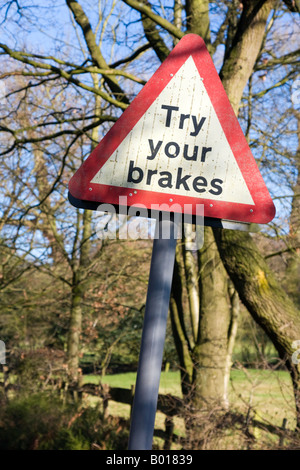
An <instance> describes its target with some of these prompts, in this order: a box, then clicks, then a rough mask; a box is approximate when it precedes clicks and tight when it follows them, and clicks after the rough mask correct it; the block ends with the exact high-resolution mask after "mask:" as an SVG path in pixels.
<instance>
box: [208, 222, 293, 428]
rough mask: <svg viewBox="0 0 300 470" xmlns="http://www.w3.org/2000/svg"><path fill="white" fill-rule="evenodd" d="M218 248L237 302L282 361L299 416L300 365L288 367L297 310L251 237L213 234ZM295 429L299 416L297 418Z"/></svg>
mask: <svg viewBox="0 0 300 470" xmlns="http://www.w3.org/2000/svg"><path fill="white" fill-rule="evenodd" d="M215 238H216V241H217V244H218V248H219V251H220V254H221V257H222V260H223V263H224V265H225V267H226V270H227V272H228V274H229V276H230V278H231V279H232V281H233V283H234V286H235V288H236V290H237V291H238V293H239V296H240V299H241V301H242V302H243V303H244V305H245V306H246V308H247V309H248V311H249V312H250V313H251V315H252V316H253V318H254V320H255V321H256V322H257V323H258V324H259V325H260V326H261V327H262V328H263V329H264V331H265V332H266V333H267V335H268V336H269V337H270V339H271V340H272V342H273V344H274V345H275V347H276V348H277V350H278V352H279V354H280V357H281V358H283V359H285V360H286V365H287V367H288V369H289V370H290V373H291V376H292V379H293V382H294V392H295V399H296V407H297V410H298V413H299V409H300V406H299V405H300V402H299V388H300V365H297V364H292V363H291V357H292V354H293V352H294V349H293V348H292V343H293V341H295V340H298V339H299V338H300V315H299V310H298V309H297V308H296V307H295V305H294V304H293V303H292V301H291V300H290V298H289V297H288V296H287V294H286V293H285V292H284V291H283V289H282V288H281V286H280V285H279V284H278V282H277V281H276V279H275V278H274V275H273V273H272V272H271V270H270V269H269V267H268V266H267V264H266V262H265V260H264V258H263V256H262V255H261V254H260V252H259V251H258V248H257V246H256V244H255V243H254V241H253V240H252V238H251V236H250V235H248V234H245V233H240V232H237V231H233V230H217V229H216V230H215ZM297 421H298V425H299V423H300V414H298V418H297Z"/></svg>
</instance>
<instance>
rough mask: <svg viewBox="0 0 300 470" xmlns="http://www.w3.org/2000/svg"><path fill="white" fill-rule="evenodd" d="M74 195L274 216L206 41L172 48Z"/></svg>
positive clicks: (78, 179)
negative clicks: (198, 206)
mask: <svg viewBox="0 0 300 470" xmlns="http://www.w3.org/2000/svg"><path fill="white" fill-rule="evenodd" d="M69 190H70V193H71V195H72V196H74V197H75V198H78V199H83V200H86V201H95V202H99V203H103V202H104V203H111V204H116V205H118V204H119V203H120V201H122V203H123V201H124V200H126V201H127V205H133V204H134V205H135V206H137V207H138V206H141V207H147V208H148V209H150V208H151V207H152V206H153V205H155V204H165V206H164V210H170V211H174V212H182V213H191V214H196V206H197V204H204V215H205V216H206V217H213V218H219V219H228V220H235V221H241V222H250V223H267V222H269V221H270V220H272V219H273V217H274V215H275V208H274V204H273V202H272V200H271V197H270V195H269V192H268V190H267V188H266V185H265V183H264V181H263V178H262V176H261V174H260V172H259V169H258V167H257V165H256V162H255V160H254V157H253V155H252V153H251V151H250V148H249V146H248V143H247V141H246V139H245V137H244V135H243V132H242V130H241V127H240V125H239V123H238V120H237V118H236V116H235V114H234V112H233V110H232V107H231V105H230V103H229V100H228V98H227V95H226V93H225V91H224V88H223V85H222V83H221V81H220V79H219V76H218V73H217V71H216V69H215V67H214V64H213V62H212V59H211V57H210V55H209V53H208V51H207V49H206V46H205V44H204V41H203V40H202V39H201V38H200V37H199V36H197V35H193V34H189V35H187V36H185V37H184V38H183V39H181V41H180V42H179V43H178V44H177V46H176V47H175V48H174V49H173V51H172V52H171V53H170V55H169V56H168V58H167V59H166V60H165V62H164V63H163V64H162V65H161V66H160V67H159V69H158V70H157V71H156V72H155V74H154V75H153V76H152V78H151V79H150V80H149V82H148V83H147V84H146V85H145V87H144V88H143V89H142V90H141V92H140V93H139V94H138V95H137V97H136V98H135V99H134V100H133V102H132V103H131V105H130V106H129V107H128V108H127V109H126V111H125V112H124V113H123V115H122V116H121V117H120V118H119V120H118V121H117V122H116V123H115V124H114V126H113V127H112V128H111V130H110V131H109V132H108V133H107V134H106V136H105V137H104V138H103V140H102V141H101V142H100V144H99V145H98V146H97V148H96V149H95V150H94V151H93V153H92V154H91V155H90V157H89V158H88V159H87V160H86V161H85V162H84V164H83V165H82V166H81V168H80V169H79V170H78V171H77V172H76V174H75V175H74V176H73V178H72V179H71V181H70V184H69ZM125 196H126V198H124V197H125ZM120 197H121V199H120ZM166 205H168V206H169V209H166V207H167V206H166Z"/></svg>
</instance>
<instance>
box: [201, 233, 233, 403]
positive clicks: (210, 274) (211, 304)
mask: <svg viewBox="0 0 300 470" xmlns="http://www.w3.org/2000/svg"><path fill="white" fill-rule="evenodd" d="M204 240H205V242H204V246H203V248H202V249H201V250H200V251H199V255H198V256H199V269H200V278H199V291H200V299H201V300H200V319H199V334H198V341H197V345H196V347H195V349H194V351H193V358H194V367H195V378H194V384H195V398H194V405H195V407H196V408H197V409H201V408H205V409H209V410H211V409H212V408H214V407H215V408H216V409H220V408H221V409H225V408H226V406H227V403H228V397H227V396H226V394H225V391H226V390H227V387H226V386H225V370H226V361H227V342H228V331H229V325H230V309H229V298H228V278H227V274H226V271H225V268H224V266H223V263H222V261H221V259H220V256H219V252H218V249H217V245H216V243H215V240H214V236H213V232H212V230H211V228H210V227H205V238H204Z"/></svg>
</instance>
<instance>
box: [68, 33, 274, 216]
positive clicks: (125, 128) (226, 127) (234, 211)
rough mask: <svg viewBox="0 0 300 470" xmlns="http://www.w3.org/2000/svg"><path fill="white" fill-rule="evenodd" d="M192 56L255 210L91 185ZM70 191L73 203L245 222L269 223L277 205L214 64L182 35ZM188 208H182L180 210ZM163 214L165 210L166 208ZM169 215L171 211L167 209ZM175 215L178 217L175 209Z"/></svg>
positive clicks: (199, 42) (200, 44)
mask: <svg viewBox="0 0 300 470" xmlns="http://www.w3.org/2000/svg"><path fill="white" fill-rule="evenodd" d="M190 56H192V58H193V60H194V62H195V64H196V67H197V69H198V71H199V74H200V76H201V78H203V84H204V86H205V89H206V91H207V93H208V95H209V97H210V100H211V102H212V105H213V107H214V110H215V112H216V114H217V116H218V119H219V121H220V124H221V127H222V129H223V131H224V134H225V136H226V138H227V140H228V143H229V145H230V147H231V150H232V152H233V155H234V156H235V158H236V161H237V164H238V166H239V168H240V170H241V173H242V175H243V177H244V180H245V183H246V185H247V187H248V189H249V192H250V194H251V197H252V199H253V202H254V205H250V204H249V205H248V204H241V203H233V202H225V201H216V200H212V199H204V198H197V197H191V196H179V195H178V194H172V193H171V192H169V191H168V192H167V193H166V192H164V193H163V192H162V193H157V192H153V191H146V190H141V189H138V187H137V188H136V190H135V188H123V187H116V186H112V185H109V184H107V185H100V184H95V183H91V180H92V179H93V177H94V176H95V174H96V173H97V172H98V171H99V170H100V168H101V167H102V166H103V165H104V164H105V162H106V161H107V160H108V159H109V158H110V156H111V155H112V154H113V152H114V151H115V150H116V149H117V148H118V147H119V145H120V144H121V142H122V141H123V140H124V139H125V137H126V136H127V135H128V134H129V132H130V131H131V130H132V129H133V127H134V126H135V125H136V123H137V122H138V121H139V119H140V118H141V117H142V116H143V115H144V114H145V112H146V111H147V110H148V108H149V107H150V106H151V104H152V103H153V102H154V101H155V100H156V98H157V97H158V96H159V94H160V93H161V92H162V91H163V90H164V88H165V87H166V86H167V85H168V84H169V82H170V81H171V80H172V78H173V76H174V75H175V74H176V72H177V71H178V70H179V69H180V67H181V66H182V65H183V64H184V62H185V61H186V60H187V59H188V58H189V57H190ZM69 191H70V193H71V195H72V196H73V197H75V198H77V199H82V200H85V201H94V202H99V204H100V203H106V204H115V205H118V204H119V197H120V196H126V197H127V205H128V206H131V205H133V204H134V205H135V206H139V205H141V207H146V208H147V209H151V206H152V205H153V204H159V205H160V204H168V205H169V206H170V207H171V206H172V205H173V204H179V206H180V207H181V210H180V211H178V212H182V213H192V214H193V215H195V214H196V205H197V204H204V215H205V216H206V217H214V218H219V219H227V220H235V221H240V222H248V223H260V224H263V223H268V222H270V221H271V220H272V219H273V218H274V216H275V206H274V204H273V201H272V199H271V197H270V194H269V192H268V189H267V187H266V185H265V182H264V180H263V178H262V176H261V174H260V171H259V169H258V167H257V164H256V162H255V159H254V157H253V155H252V153H251V150H250V148H249V145H248V143H247V141H246V138H245V136H244V134H243V131H242V129H241V127H240V125H239V122H238V120H237V118H236V116H235V113H234V111H233V109H232V106H231V104H230V102H229V99H228V97H227V95H226V92H225V90H224V87H223V85H222V82H221V80H220V78H219V75H218V73H217V70H216V68H215V66H214V63H213V61H212V59H211V57H210V54H209V52H208V50H207V48H206V45H205V43H204V41H203V39H202V38H201V37H200V36H197V35H195V34H188V35H186V36H184V37H183V38H182V39H181V40H180V41H179V43H178V44H177V45H176V46H175V48H174V49H173V50H172V51H171V53H170V54H169V56H168V57H167V59H166V60H165V61H164V62H163V63H162V65H161V66H160V67H159V68H158V69H157V71H156V72H155V73H154V75H153V76H152V77H151V78H150V80H149V81H148V82H147V84H146V85H145V86H144V87H143V89H142V90H141V91H140V92H139V94H138V95H137V96H136V98H135V99H134V100H133V101H132V103H131V104H130V105H129V107H128V108H127V109H126V110H125V111H124V112H123V114H122V115H121V116H120V118H119V119H118V120H117V121H116V123H115V124H114V125H113V126H112V128H111V129H110V130H109V132H108V133H107V134H106V135H105V137H104V138H103V139H102V140H101V142H100V143H99V144H98V146H97V147H96V148H95V149H94V151H93V152H92V153H91V155H90V156H89V157H88V158H87V160H86V161H85V162H84V163H83V164H82V165H81V167H80V168H79V169H78V170H77V172H76V173H75V174H74V176H73V177H72V178H71V180H70V182H69ZM184 205H186V207H184ZM164 210H166V209H164ZM170 210H172V207H171V209H170ZM175 212H177V211H176V210H175Z"/></svg>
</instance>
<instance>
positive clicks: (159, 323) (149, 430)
mask: <svg viewBox="0 0 300 470" xmlns="http://www.w3.org/2000/svg"><path fill="white" fill-rule="evenodd" d="M177 228H178V226H177V224H176V223H175V222H172V221H166V220H165V221H164V220H163V221H157V222H156V235H155V239H154V242H153V251H152V259H151V266H150V274H149V284H148V292H147V301H146V309H145V316H144V325H143V333H142V341H141V349H140V357H139V365H138V372H137V379H136V388H135V396H134V403H133V410H132V418H131V428H130V436H129V447H128V448H129V450H151V449H152V440H153V432H154V422H155V414H156V407H157V398H158V389H159V381H160V373H161V365H162V358H163V350H164V343H165V335H166V326H167V318H168V310H169V302H170V294H171V286H172V278H173V269H174V260H175V250H176V238H177ZM168 234H170V235H169V237H168V238H163V237H164V236H168Z"/></svg>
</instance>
